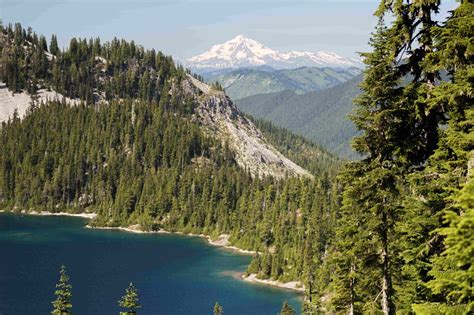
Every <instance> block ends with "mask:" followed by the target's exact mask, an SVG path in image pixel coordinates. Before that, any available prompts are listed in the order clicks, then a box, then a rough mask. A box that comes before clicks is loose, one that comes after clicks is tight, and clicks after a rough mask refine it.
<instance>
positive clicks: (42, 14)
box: [0, 0, 454, 60]
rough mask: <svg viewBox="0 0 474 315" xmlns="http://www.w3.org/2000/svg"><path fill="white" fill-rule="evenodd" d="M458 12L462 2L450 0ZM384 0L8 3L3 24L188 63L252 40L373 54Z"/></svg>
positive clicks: (2, 3)
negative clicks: (240, 39)
mask: <svg viewBox="0 0 474 315" xmlns="http://www.w3.org/2000/svg"><path fill="white" fill-rule="evenodd" d="M444 2H446V3H447V4H446V5H445V6H444V9H452V8H453V7H454V1H453V0H450V1H444ZM378 3H379V1H378V0H301V1H300V0H293V1H291V0H286V1H283V0H220V1H219V0H136V1H132V0H0V17H1V19H2V20H3V23H4V24H6V23H9V22H12V23H14V22H20V23H22V24H23V26H25V27H26V26H31V27H33V29H34V30H35V31H36V32H37V33H41V34H44V35H45V36H46V37H47V38H48V39H49V38H50V36H51V34H53V33H55V34H57V35H58V39H59V41H60V44H61V45H64V44H66V43H68V42H69V40H70V38H71V37H74V36H76V37H88V38H89V37H96V36H100V38H101V39H104V40H109V39H111V38H113V37H119V38H126V39H129V40H131V39H133V40H135V42H137V43H138V44H140V45H143V46H144V47H146V48H155V49H157V50H162V51H163V52H165V53H167V54H172V55H173V56H174V57H175V59H180V60H183V59H185V58H188V57H190V56H193V55H196V54H198V53H201V52H204V51H205V50H207V49H208V48H210V46H212V45H213V44H217V43H222V42H224V41H227V40H229V39H231V38H233V37H234V36H236V35H238V34H245V35H247V36H249V37H251V38H253V39H255V40H257V41H260V42H262V43H263V44H265V45H267V46H269V47H271V48H275V49H279V50H282V51H288V50H307V51H321V50H325V51H333V52H336V53H338V54H341V55H343V56H347V57H354V56H356V52H357V51H366V50H367V41H368V38H369V35H370V32H371V31H372V29H373V27H374V25H375V23H376V19H375V18H374V17H373V12H374V11H375V9H376V7H377V5H378Z"/></svg>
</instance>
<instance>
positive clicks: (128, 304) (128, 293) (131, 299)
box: [118, 282, 141, 315]
mask: <svg viewBox="0 0 474 315" xmlns="http://www.w3.org/2000/svg"><path fill="white" fill-rule="evenodd" d="M118 304H119V306H120V307H123V308H126V309H127V311H126V312H122V313H121V314H127V315H129V314H130V315H132V314H137V311H136V310H137V309H138V308H140V307H141V305H140V304H139V303H138V290H137V289H136V288H135V286H134V285H133V283H132V282H130V284H129V285H128V288H127V289H125V295H124V296H122V298H121V299H120V300H119V301H118Z"/></svg>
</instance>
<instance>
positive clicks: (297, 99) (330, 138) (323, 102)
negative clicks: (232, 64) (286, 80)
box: [235, 75, 362, 159]
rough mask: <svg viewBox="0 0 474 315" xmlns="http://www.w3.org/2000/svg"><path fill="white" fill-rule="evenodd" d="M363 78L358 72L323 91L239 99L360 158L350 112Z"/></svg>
mask: <svg viewBox="0 0 474 315" xmlns="http://www.w3.org/2000/svg"><path fill="white" fill-rule="evenodd" d="M361 80H362V76H361V75H357V76H355V77H354V78H352V79H349V80H347V81H345V82H343V83H340V84H337V85H335V86H332V87H330V88H327V89H324V90H321V91H319V90H318V91H313V92H307V93H304V94H297V93H295V92H294V91H292V90H284V91H280V92H274V93H267V94H256V95H252V96H248V97H244V98H241V99H238V100H236V101H235V103H236V104H237V106H238V107H239V108H240V109H241V110H243V111H244V112H246V113H249V114H250V115H252V116H254V117H256V118H259V119H264V120H268V121H271V122H273V123H274V124H276V125H278V126H282V127H284V128H287V129H289V130H291V131H292V132H294V133H297V134H301V135H303V136H304V137H305V138H308V139H310V140H312V141H314V142H316V143H318V144H319V145H321V146H323V147H324V148H326V149H327V150H329V151H331V152H334V153H335V154H338V155H339V156H341V157H343V158H345V159H358V158H360V155H359V154H357V153H356V152H354V150H352V149H351V147H350V141H351V138H352V137H354V136H355V135H356V134H357V130H356V127H355V125H354V123H353V122H352V121H351V120H350V119H349V117H348V115H349V114H350V113H351V111H352V110H353V109H354V104H353V99H354V98H355V97H356V96H357V94H359V93H360V89H359V88H358V85H359V84H360V82H361Z"/></svg>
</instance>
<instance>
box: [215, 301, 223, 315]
mask: <svg viewBox="0 0 474 315" xmlns="http://www.w3.org/2000/svg"><path fill="white" fill-rule="evenodd" d="M222 314H224V308H223V307H222V306H221V305H220V304H219V303H217V302H216V304H215V305H214V315H222Z"/></svg>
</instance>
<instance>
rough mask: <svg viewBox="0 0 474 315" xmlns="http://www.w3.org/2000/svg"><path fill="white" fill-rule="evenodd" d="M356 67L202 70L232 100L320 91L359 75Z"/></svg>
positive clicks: (208, 79) (205, 77) (207, 78)
mask: <svg viewBox="0 0 474 315" xmlns="http://www.w3.org/2000/svg"><path fill="white" fill-rule="evenodd" d="M360 71H361V70H359V69H358V68H347V69H338V68H315V67H313V68H308V67H301V68H297V69H281V70H276V69H273V68H271V67H251V68H239V69H234V70H232V69H227V70H220V71H213V72H208V73H204V74H203V75H202V76H203V77H204V79H206V80H207V81H209V82H214V81H217V82H219V83H220V84H221V85H222V86H223V87H224V88H225V91H226V93H227V94H228V95H229V96H230V97H231V98H232V99H233V100H236V99H240V98H244V97H247V96H251V95H255V94H264V93H273V92H280V91H284V90H292V91H294V92H296V93H297V94H303V93H307V92H313V91H319V90H323V89H326V88H329V87H332V86H335V85H337V84H340V83H343V82H345V81H347V80H350V79H351V78H353V77H355V76H356V75H358V74H360Z"/></svg>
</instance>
